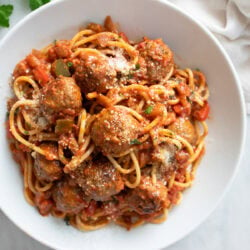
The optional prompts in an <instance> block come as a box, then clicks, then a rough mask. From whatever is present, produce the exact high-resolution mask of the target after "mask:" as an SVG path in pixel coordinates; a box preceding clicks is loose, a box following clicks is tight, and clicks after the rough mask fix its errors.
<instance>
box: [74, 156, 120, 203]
mask: <svg viewBox="0 0 250 250" xmlns="http://www.w3.org/2000/svg"><path fill="white" fill-rule="evenodd" d="M71 177H72V178H73V179H74V180H75V182H76V183H77V184H78V185H79V186H80V187H81V188H82V189H83V191H84V192H85V193H86V195H88V196H89V197H90V198H92V199H94V200H96V201H104V200H107V199H109V198H110V197H111V196H112V195H115V194H117V193H119V192H120V191H121V190H122V189H123V188H124V183H123V181H122V177H121V175H120V173H119V171H118V170H116V169H115V168H114V166H113V165H112V164H111V163H110V162H109V161H108V160H107V159H106V158H104V157H103V158H101V159H98V160H94V161H91V162H86V163H83V164H82V165H81V166H79V167H78V168H77V169H76V170H75V171H73V172H71Z"/></svg>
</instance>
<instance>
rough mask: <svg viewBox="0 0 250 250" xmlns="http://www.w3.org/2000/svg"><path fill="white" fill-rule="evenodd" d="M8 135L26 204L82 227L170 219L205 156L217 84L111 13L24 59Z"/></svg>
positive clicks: (19, 68)
mask: <svg viewBox="0 0 250 250" xmlns="http://www.w3.org/2000/svg"><path fill="white" fill-rule="evenodd" d="M11 86H12V89H13V91H14V97H12V98H11V99H9V101H8V110H9V118H8V122H7V131H8V139H9V142H10V149H11V151H12V153H13V157H14V159H15V160H16V161H17V162H18V163H19V165H20V167H21V171H22V173H23V176H24V194H25V198H26V200H27V201H28V202H29V203H30V204H31V205H33V206H35V207H36V208H37V209H38V211H39V212H40V214H41V215H43V216H46V215H49V214H51V215H53V216H55V217H59V218H63V219H65V221H66V222H67V223H69V224H71V225H73V226H75V227H76V228H78V229H80V230H94V229H98V228H101V227H103V226H106V225H107V224H109V223H110V222H115V223H116V224H119V225H121V226H123V227H125V228H127V229H130V228H133V227H136V226H139V225H141V224H143V223H144V222H151V223H160V222H162V221H164V220H165V219H166V216H167V212H168V210H169V209H170V208H171V207H172V206H173V205H176V204H178V203H179V202H180V201H181V198H182V192H183V191H184V190H185V189H186V188H188V187H190V186H191V185H192V182H193V180H194V176H195V172H196V169H197V167H198V164H199V162H200V160H201V157H202V155H203V154H204V152H205V144H204V140H205V137H206V135H207V133H208V128H207V125H206V122H205V120H206V119H207V117H208V114H209V104H208V101H207V99H208V97H209V90H208V87H207V84H206V79H205V76H204V74H203V73H202V72H201V71H200V70H191V69H181V68H179V67H178V66H177V65H176V64H175V63H174V55H173V52H172V51H171V49H170V48H169V47H168V46H167V45H166V44H165V43H164V42H163V41H162V39H155V40H151V39H149V38H146V37H144V38H143V39H142V40H141V41H139V42H133V41H130V40H129V39H128V37H127V36H126V35H125V34H124V33H123V32H119V31H118V29H117V27H116V25H115V24H114V23H113V21H112V19H111V18H110V17H109V16H108V17H107V18H106V19H105V21H104V25H100V24H96V23H90V24H88V25H87V27H86V28H85V29H82V30H80V31H79V32H78V33H77V34H76V35H75V36H74V37H73V38H72V39H71V40H58V41H54V42H53V43H51V44H50V45H48V46H47V47H45V48H44V49H42V50H33V51H32V52H31V53H30V54H29V55H28V56H27V57H26V58H25V59H24V60H22V61H21V62H19V63H18V64H17V66H16V67H15V69H14V72H13V81H12V83H11Z"/></svg>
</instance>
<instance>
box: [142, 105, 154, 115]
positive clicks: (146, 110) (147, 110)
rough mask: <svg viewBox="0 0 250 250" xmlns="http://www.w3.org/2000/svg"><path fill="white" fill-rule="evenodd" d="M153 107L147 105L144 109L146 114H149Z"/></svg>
mask: <svg viewBox="0 0 250 250" xmlns="http://www.w3.org/2000/svg"><path fill="white" fill-rule="evenodd" d="M153 109H154V107H153V106H148V107H147V108H146V109H145V111H144V113H145V114H147V115H149V114H151V112H152V110H153Z"/></svg>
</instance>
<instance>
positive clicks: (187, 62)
mask: <svg viewBox="0 0 250 250" xmlns="http://www.w3.org/2000/svg"><path fill="white" fill-rule="evenodd" d="M106 15H111V16H112V17H113V19H114V20H115V21H117V22H118V23H119V24H120V29H121V30H122V31H124V32H125V33H126V34H127V35H128V37H129V38H131V39H135V40H136V39H139V38H141V37H143V36H148V37H150V38H159V37H161V38H163V40H164V41H165V42H166V43H167V44H168V45H169V46H170V48H172V50H173V51H174V53H175V60H176V61H177V62H178V64H179V65H181V66H182V67H191V68H200V69H201V70H202V71H203V72H204V73H205V75H206V77H207V81H208V85H209V89H210V92H211V98H210V104H211V116H210V119H209V121H208V125H209V136H208V138H207V140H206V145H207V148H206V155H205V157H204V158H203V160H202V163H201V164H200V167H199V169H198V173H197V177H196V180H195V183H194V185H193V187H192V188H191V189H189V190H188V191H186V192H185V194H184V197H183V201H182V203H181V205H180V206H178V207H175V208H174V209H173V210H172V211H171V213H170V214H169V218H168V220H167V221H166V222H165V223H163V224H161V225H152V224H148V225H145V226H142V227H139V228H136V229H134V230H132V231H130V232H127V231H125V230H124V229H121V228H119V227H117V226H112V225H111V226H108V227H106V228H104V229H101V230H99V231H94V232H84V233H83V232H79V231H77V230H75V229H73V228H71V227H67V226H66V225H65V223H64V222H63V221H61V220H58V219H54V218H52V217H45V218H44V217H42V216H40V215H39V214H38V212H37V211H36V210H35V209H34V208H33V207H31V206H29V205H28V204H27V203H26V201H25V199H24V196H23V181H22V178H21V174H20V172H19V168H18V166H17V164H16V163H15V162H14V161H13V160H12V157H11V155H10V152H9V148H8V143H7V140H6V136H5V134H6V133H5V127H4V123H5V116H6V115H5V114H6V101H7V100H8V97H10V96H11V91H10V88H9V84H8V83H9V80H10V77H11V72H12V71H13V68H14V66H15V65H16V64H17V62H18V61H20V60H21V59H22V58H23V57H24V56H25V55H26V54H28V53H29V52H30V51H31V49H32V48H42V47H44V46H45V45H47V44H48V43H50V42H51V41H53V40H55V39H67V38H71V37H72V36H73V35H74V34H75V33H76V32H77V31H78V29H79V28H80V27H81V26H83V25H84V24H86V23H88V22H100V23H101V22H102V21H103V19H104V18H105V16H106ZM0 55H1V60H0V76H1V77H0V88H1V98H0V119H1V124H2V126H1V127H0V133H1V141H0V166H1V167H0V171H1V172H0V205H1V208H2V210H3V211H4V212H5V213H6V214H7V216H9V218H10V219H11V220H12V221H14V222H15V223H16V224H17V225H18V226H19V227H20V228H22V229H23V230H24V231H25V232H27V233H28V234H29V235H30V236H32V237H34V238H36V239H37V240H39V241H41V242H43V243H44V244H47V245H49V246H51V247H53V248H57V249H82V248H83V247H87V248H88V249H100V248H102V249H128V248H131V247H133V248H135V249H142V248H143V249H156V248H161V247H164V246H167V245H170V244H171V243H173V242H175V241H177V240H178V239H180V238H182V237H183V236H184V235H186V234H187V233H188V232H190V231H191V230H192V229H194V228H195V227H196V226H197V225H198V224H199V223H200V222H201V221H203V220H204V218H205V217H206V216H207V215H208V214H209V213H210V212H211V211H212V209H213V208H214V207H215V204H217V203H218V201H219V199H220V198H221V196H222V194H223V193H224V191H225V189H226V187H227V186H228V184H229V183H230V182H231V180H232V177H233V175H234V173H235V170H236V166H237V163H238V161H239V158H240V152H241V149H242V144H243V137H244V113H243V111H244V108H243V105H242V94H241V92H240V90H239V86H238V84H237V77H236V76H235V73H234V70H233V68H232V66H231V63H230V62H229V61H228V58H227V57H226V56H225V54H224V52H223V51H222V50H221V47H220V46H219V45H218V43H217V42H216V41H215V40H214V38H213V37H212V36H211V35H210V33H209V32H207V31H206V30H205V29H204V28H202V27H200V25H198V24H197V23H196V22H195V21H193V20H192V19H191V18H190V17H188V16H186V15H185V14H184V13H182V12H181V11H179V10H178V9H176V8H175V7H173V6H172V5H171V4H168V3H165V2H164V1H153V0H137V1H134V0H127V1H122V0H106V1H99V0H92V1H87V0H68V1H54V2H53V3H51V4H49V5H48V6H45V7H43V8H41V9H39V10H38V11H36V12H34V13H32V14H31V15H29V16H28V17H27V18H26V19H25V20H23V21H22V22H21V23H19V24H18V25H17V26H16V27H15V28H14V29H13V30H12V31H11V32H10V33H9V35H8V36H7V37H6V38H5V39H4V41H3V42H2V43H1V45H0Z"/></svg>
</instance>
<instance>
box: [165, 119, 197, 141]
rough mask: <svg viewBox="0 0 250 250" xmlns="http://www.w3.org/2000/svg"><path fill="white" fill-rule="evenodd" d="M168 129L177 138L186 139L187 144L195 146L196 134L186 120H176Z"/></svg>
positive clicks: (192, 126) (189, 122)
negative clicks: (176, 135) (177, 136)
mask: <svg viewBox="0 0 250 250" xmlns="http://www.w3.org/2000/svg"><path fill="white" fill-rule="evenodd" d="M168 129H170V130H172V131H174V132H175V133H176V134H178V135H179V136H181V137H183V138H184V139H186V140H187V141H188V142H189V143H191V144H195V142H196V140H197V133H196V130H195V128H194V125H193V124H192V123H191V121H190V120H189V119H187V118H182V117H180V118H178V119H176V121H175V122H174V123H172V124H171V125H169V126H168Z"/></svg>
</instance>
